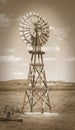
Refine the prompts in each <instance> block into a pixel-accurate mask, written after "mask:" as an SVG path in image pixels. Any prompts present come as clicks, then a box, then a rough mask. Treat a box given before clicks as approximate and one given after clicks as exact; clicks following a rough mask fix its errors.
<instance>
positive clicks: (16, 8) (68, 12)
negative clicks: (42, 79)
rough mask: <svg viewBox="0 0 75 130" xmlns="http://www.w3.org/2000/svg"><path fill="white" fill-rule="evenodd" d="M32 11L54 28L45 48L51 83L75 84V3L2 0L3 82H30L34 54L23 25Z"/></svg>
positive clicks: (0, 47)
mask: <svg viewBox="0 0 75 130" xmlns="http://www.w3.org/2000/svg"><path fill="white" fill-rule="evenodd" d="M30 11H34V12H36V13H37V12H38V14H39V15H40V16H41V17H43V18H44V19H45V20H46V21H47V22H48V24H49V28H50V36H49V40H48V42H47V44H46V45H45V46H44V47H43V48H42V49H43V50H45V52H46V53H45V55H44V57H43V60H44V64H45V71H46V77H47V80H63V81H68V82H75V0H0V81H5V80H12V79H27V76H28V70H29V63H30V55H29V53H28V47H27V45H26V44H25V43H24V42H23V41H22V39H21V38H20V34H19V23H20V19H21V17H22V16H23V15H25V14H26V13H28V12H30Z"/></svg>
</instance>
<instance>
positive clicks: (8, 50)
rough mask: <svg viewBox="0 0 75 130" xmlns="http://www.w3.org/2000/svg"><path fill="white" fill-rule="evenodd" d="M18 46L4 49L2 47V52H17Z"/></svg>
mask: <svg viewBox="0 0 75 130" xmlns="http://www.w3.org/2000/svg"><path fill="white" fill-rule="evenodd" d="M15 51H16V48H11V49H10V48H4V49H0V52H7V53H12V52H15Z"/></svg>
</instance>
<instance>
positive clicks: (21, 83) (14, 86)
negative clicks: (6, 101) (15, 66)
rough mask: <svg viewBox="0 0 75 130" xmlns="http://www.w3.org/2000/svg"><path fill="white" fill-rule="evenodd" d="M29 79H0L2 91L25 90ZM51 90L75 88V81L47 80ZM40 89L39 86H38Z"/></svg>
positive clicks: (0, 89)
mask: <svg viewBox="0 0 75 130" xmlns="http://www.w3.org/2000/svg"><path fill="white" fill-rule="evenodd" d="M26 84H27V80H26V79H25V80H21V79H20V80H10V81H0V91H24V90H25V88H26V87H27V85H26ZM47 84H48V88H49V89H50V90H75V82H73V83H72V82H58V81H53V82H50V81H48V82H47ZM37 88H38V89H39V87H37Z"/></svg>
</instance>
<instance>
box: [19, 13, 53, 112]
mask: <svg viewBox="0 0 75 130" xmlns="http://www.w3.org/2000/svg"><path fill="white" fill-rule="evenodd" d="M20 36H21V38H22V39H23V41H24V42H25V43H26V44H28V45H30V46H32V50H31V51H29V53H30V54H31V61H30V65H29V74H28V81H27V86H26V88H25V95H24V102H23V107H22V110H23V111H24V109H25V111H27V110H28V108H29V110H28V111H31V112H33V111H38V110H40V111H41V112H42V113H43V112H44V111H46V108H45V105H46V107H47V110H49V111H50V112H51V105H50V98H49V90H48V86H47V81H46V75H45V69H44V63H43V54H44V52H43V51H42V50H41V47H42V46H43V45H45V44H46V43H47V41H48V37H49V26H48V23H46V22H45V20H44V19H42V18H41V17H40V16H39V15H38V14H35V13H34V12H32V13H31V12H29V13H28V14H26V16H23V17H22V19H21V21H20ZM39 104H40V105H39ZM36 106H37V107H36ZM38 106H39V108H38ZM26 107H28V108H27V109H26Z"/></svg>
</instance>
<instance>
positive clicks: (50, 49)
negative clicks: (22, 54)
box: [42, 46, 60, 52]
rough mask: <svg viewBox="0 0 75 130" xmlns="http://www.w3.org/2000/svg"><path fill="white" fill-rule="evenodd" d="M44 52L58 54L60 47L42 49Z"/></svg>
mask: <svg viewBox="0 0 75 130" xmlns="http://www.w3.org/2000/svg"><path fill="white" fill-rule="evenodd" d="M42 50H44V51H47V52H49V51H55V52H56V51H57V52H59V51H60V47H59V46H56V47H54V46H51V47H42Z"/></svg>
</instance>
